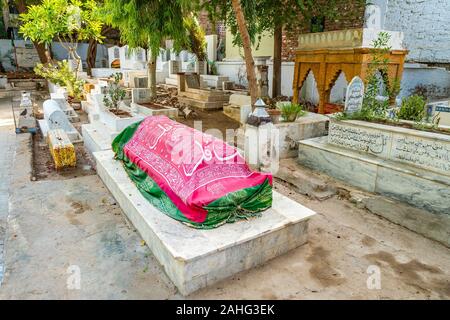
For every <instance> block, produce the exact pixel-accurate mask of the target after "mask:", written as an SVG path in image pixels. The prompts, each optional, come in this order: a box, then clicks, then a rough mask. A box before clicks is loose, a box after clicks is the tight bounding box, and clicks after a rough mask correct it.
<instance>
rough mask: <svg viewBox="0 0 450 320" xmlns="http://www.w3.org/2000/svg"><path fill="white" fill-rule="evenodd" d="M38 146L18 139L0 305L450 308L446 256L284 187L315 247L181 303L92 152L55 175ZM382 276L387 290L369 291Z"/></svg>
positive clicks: (370, 217) (203, 116) (332, 202)
mask: <svg viewBox="0 0 450 320" xmlns="http://www.w3.org/2000/svg"><path fill="white" fill-rule="evenodd" d="M80 117H81V122H80V123H79V124H77V126H78V125H80V124H81V123H83V121H85V120H86V119H85V118H84V117H85V115H84V114H83V113H80ZM196 120H203V125H204V128H203V129H204V130H206V129H208V128H221V131H222V130H223V129H224V128H227V127H228V128H230V127H231V128H237V127H238V124H237V123H235V122H234V121H233V120H231V119H229V118H227V117H226V116H224V115H223V114H222V113H221V112H219V111H218V112H208V113H203V112H201V111H200V112H199V118H197V119H196ZM193 121H194V120H182V119H180V122H183V123H186V124H188V125H193ZM35 139H37V141H36V142H34V143H32V141H31V137H30V136H29V135H28V134H22V135H18V136H17V138H16V146H15V153H14V161H13V163H12V168H11V171H12V172H14V175H12V176H11V182H10V186H9V189H8V190H9V191H8V201H9V214H8V221H7V227H6V228H5V252H4V260H5V274H4V279H3V283H2V284H1V286H0V299H184V298H190V299H201V300H204V299H450V249H449V248H447V247H445V246H443V245H441V244H440V243H438V242H435V241H432V240H429V239H427V238H425V237H423V236H421V235H419V234H417V233H414V232H412V231H410V230H407V229H405V228H403V227H401V226H399V225H396V224H394V223H391V222H389V221H388V220H386V219H383V218H381V217H379V216H377V215H374V214H371V213H370V212H368V211H367V210H365V209H362V208H359V207H357V206H356V205H355V204H353V203H351V202H350V201H349V200H348V199H345V198H340V197H339V196H333V197H331V198H327V199H326V200H322V201H320V200H314V199H311V198H309V197H307V196H304V195H302V194H300V193H297V192H295V191H293V189H292V188H291V187H290V186H289V185H287V184H285V183H282V182H280V181H278V180H276V181H275V183H274V188H275V190H277V191H279V192H281V193H282V194H284V195H286V196H288V197H290V198H292V199H294V200H296V201H298V202H299V203H301V204H303V205H304V206H306V207H308V208H311V209H312V210H314V211H316V212H317V215H316V216H315V217H313V219H311V221H310V224H309V240H308V243H306V244H305V245H303V246H301V247H299V248H297V249H294V250H292V251H290V252H288V253H286V254H284V255H282V256H280V257H277V258H275V259H273V260H271V261H269V262H267V263H265V264H263V265H261V266H259V267H257V268H253V269H250V270H247V271H243V272H240V273H238V274H236V275H234V276H233V277H230V278H228V279H225V280H223V281H221V282H218V283H216V284H213V285H210V286H209V287H207V288H204V289H202V290H200V291H198V292H195V293H193V294H192V295H190V296H188V297H183V296H182V295H181V294H180V293H179V292H178V290H177V289H176V287H175V286H174V285H173V284H172V283H171V281H170V279H169V278H168V277H167V276H166V274H165V273H164V270H163V268H162V266H161V265H160V264H159V263H158V261H157V260H156V259H155V257H154V256H153V254H152V253H151V251H150V250H149V249H148V247H147V246H145V244H144V243H143V242H142V239H141V237H140V236H139V233H138V232H137V231H136V230H135V228H134V227H133V226H132V225H131V224H130V222H129V221H128V220H127V219H126V218H125V215H124V213H123V211H122V210H121V208H120V207H119V206H118V204H117V202H116V201H115V199H114V198H113V197H112V195H111V194H110V193H109V191H108V190H107V189H106V187H105V186H104V184H103V183H102V181H101V180H100V178H99V177H98V176H97V175H95V174H94V172H93V170H92V167H89V168H88V167H87V166H90V165H91V164H90V160H89V159H88V158H87V155H86V154H85V153H83V150H77V151H78V152H79V153H78V152H77V156H78V159H79V162H78V163H79V167H78V166H77V168H76V169H75V170H73V171H70V172H67V173H64V172H56V171H55V170H54V169H53V170H52V166H51V165H49V163H48V161H49V160H51V156H50V153H49V151H48V150H46V149H45V146H44V145H43V142H42V140H39V139H38V137H36V138H35ZM41 148H43V149H41ZM33 151H34V153H38V154H39V155H38V156H37V157H35V160H34V161H33V156H32V154H33ZM84 161H86V162H84ZM33 170H34V171H35V172H40V176H39V177H38V179H37V180H38V181H32V179H30V177H31V176H32V174H33ZM305 170H306V169H305ZM374 268H375V269H376V270H378V271H379V275H380V277H379V279H380V287H379V288H373V287H370V286H368V281H369V280H370V276H371V273H370V272H371V271H370V270H374ZM74 272H79V274H80V279H81V281H80V286H79V287H76V288H73V287H71V286H70V285H69V284H70V279H71V276H72V275H73V273H74Z"/></svg>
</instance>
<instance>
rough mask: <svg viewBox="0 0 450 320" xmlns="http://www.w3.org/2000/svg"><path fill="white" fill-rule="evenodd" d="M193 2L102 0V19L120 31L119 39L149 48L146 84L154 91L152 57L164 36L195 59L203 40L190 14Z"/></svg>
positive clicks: (193, 10)
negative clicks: (192, 53) (194, 55)
mask: <svg viewBox="0 0 450 320" xmlns="http://www.w3.org/2000/svg"><path fill="white" fill-rule="evenodd" d="M196 3H197V1H187V0H176V1H174V0H105V3H104V7H103V13H104V17H105V22H106V23H107V24H110V25H111V26H113V27H115V28H117V29H119V30H120V36H121V41H122V42H124V43H126V44H127V45H128V46H129V47H130V48H131V49H135V48H139V47H140V48H144V49H149V50H150V52H151V54H150V57H149V59H148V60H149V61H148V69H149V87H150V88H151V91H152V95H153V96H154V95H155V94H156V57H157V55H158V53H159V50H160V47H161V46H162V45H163V42H164V41H165V40H167V39H170V40H173V48H174V50H176V51H178V52H179V51H181V50H182V49H191V51H193V52H194V53H195V54H196V55H197V57H198V58H199V59H203V58H204V55H205V46H206V45H205V40H204V34H203V33H202V31H201V29H200V27H199V26H198V23H197V21H196V19H195V16H194V15H193V12H195V9H196V6H195V5H196Z"/></svg>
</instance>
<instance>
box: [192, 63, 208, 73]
mask: <svg viewBox="0 0 450 320" xmlns="http://www.w3.org/2000/svg"><path fill="white" fill-rule="evenodd" d="M194 70H195V72H196V73H198V74H206V73H207V72H206V71H207V68H206V62H205V61H195V64H194Z"/></svg>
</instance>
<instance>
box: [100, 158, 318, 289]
mask: <svg viewBox="0 0 450 320" xmlns="http://www.w3.org/2000/svg"><path fill="white" fill-rule="evenodd" d="M94 157H95V159H96V163H97V173H98V175H99V176H100V178H101V179H102V180H103V182H104V184H105V185H106V187H107V188H108V189H109V190H110V191H111V193H112V195H113V196H114V197H115V199H116V200H117V202H118V203H119V205H120V207H121V208H122V210H123V211H124V213H125V214H126V215H127V217H128V218H129V219H130V221H131V222H132V223H133V225H134V226H135V227H136V229H137V230H138V231H139V233H140V234H141V236H142V238H143V239H144V240H145V242H146V244H147V245H148V246H149V247H150V250H151V251H152V252H153V254H154V256H155V257H156V259H157V260H158V261H159V263H161V265H162V266H163V268H164V270H165V272H166V274H167V276H168V277H169V278H170V279H171V280H172V281H173V283H174V284H175V286H176V287H177V288H178V289H179V291H180V293H181V294H183V295H188V294H190V293H192V292H194V291H196V290H198V289H201V288H204V287H206V286H209V285H212V284H214V283H215V282H217V281H220V280H222V279H226V278H227V277H230V276H232V275H233V274H235V273H237V272H240V271H243V270H247V269H251V268H254V267H256V266H258V265H261V264H263V263H265V262H266V261H268V260H270V259H273V258H275V257H277V256H279V255H282V254H283V253H286V252H288V251H289V250H292V249H294V248H296V247H298V246H301V245H302V244H304V243H305V242H306V241H307V233H308V221H309V219H310V218H311V217H313V216H314V214H315V213H314V212H313V211H311V210H310V209H308V208H306V207H304V206H302V205H301V204H299V203H297V202H295V201H293V200H291V199H289V198H287V197H285V196H283V195H281V194H279V193H278V192H276V191H274V192H273V205H272V208H270V209H268V210H267V211H265V212H263V213H262V216H261V217H258V218H255V219H250V220H248V221H239V222H236V223H229V224H225V225H223V226H221V227H219V228H216V229H213V230H200V229H194V228H190V227H188V226H186V225H184V224H182V223H180V222H178V221H176V220H173V219H171V218H170V217H168V216H166V215H165V214H163V213H161V212H160V211H158V210H157V209H156V208H155V207H153V206H152V205H151V204H150V203H149V202H148V201H147V200H146V199H145V198H144V196H143V195H142V194H141V193H140V192H139V191H138V189H137V188H136V185H135V184H134V183H133V182H132V181H131V180H130V178H129V177H128V175H127V174H126V172H125V170H124V168H123V166H122V164H121V163H120V162H119V161H116V160H114V155H113V152H112V151H102V152H96V153H94Z"/></svg>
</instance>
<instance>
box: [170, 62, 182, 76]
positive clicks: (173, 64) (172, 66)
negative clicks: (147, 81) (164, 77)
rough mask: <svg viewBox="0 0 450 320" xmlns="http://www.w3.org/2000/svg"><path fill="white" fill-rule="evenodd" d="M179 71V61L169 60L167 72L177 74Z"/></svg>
mask: <svg viewBox="0 0 450 320" xmlns="http://www.w3.org/2000/svg"><path fill="white" fill-rule="evenodd" d="M178 72H180V62H178V61H176V60H170V61H169V74H177V73H178Z"/></svg>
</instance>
